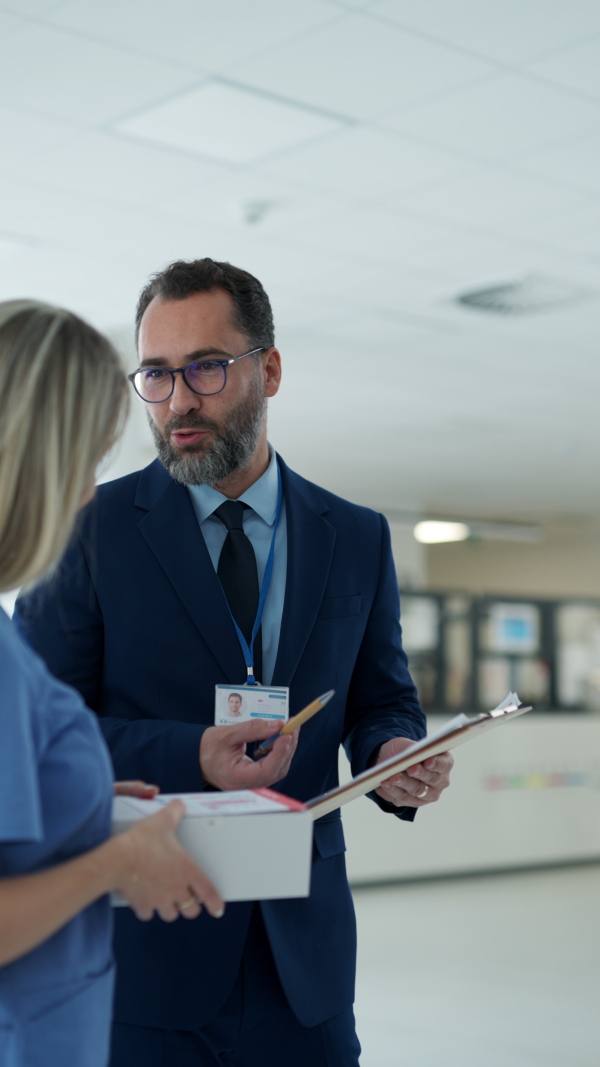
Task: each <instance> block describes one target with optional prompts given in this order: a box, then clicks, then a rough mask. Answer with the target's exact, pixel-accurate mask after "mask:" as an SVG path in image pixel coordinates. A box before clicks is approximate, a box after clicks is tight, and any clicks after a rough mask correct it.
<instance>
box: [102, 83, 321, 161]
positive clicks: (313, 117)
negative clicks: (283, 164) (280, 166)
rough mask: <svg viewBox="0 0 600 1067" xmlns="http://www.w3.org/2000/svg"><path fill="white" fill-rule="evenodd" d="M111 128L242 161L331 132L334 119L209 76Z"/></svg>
mask: <svg viewBox="0 0 600 1067" xmlns="http://www.w3.org/2000/svg"><path fill="white" fill-rule="evenodd" d="M115 129H117V130H118V131H120V132H121V133H126V134H129V135H130V136H132V137H140V138H144V139H145V140H146V141H150V142H154V143H156V144H160V145H166V146H169V147H172V148H179V149H183V150H184V151H187V152H194V153H197V154H198V155H203V156H208V157H211V158H214V159H222V160H228V161H229V162H232V163H245V162H251V161H255V160H257V159H260V158H261V157H263V156H270V155H273V154H274V153H277V152H282V151H285V150H286V149H290V148H294V147H295V146H296V145H298V144H302V143H303V142H305V141H310V140H312V139H313V138H315V137H321V136H323V134H327V133H332V132H334V131H336V130H339V129H340V123H339V122H338V121H336V120H334V119H331V118H328V117H326V116H324V115H321V114H318V113H317V112H315V111H313V110H310V109H308V108H305V107H298V106H296V105H294V104H291V105H290V104H287V103H285V102H283V101H281V100H277V99H273V98H272V97H270V96H267V95H264V94H263V93H257V92H254V91H253V90H249V91H246V90H245V89H244V88H243V87H241V86H237V85H232V84H229V83H226V82H222V81H216V80H215V81H211V82H208V83H206V84H205V85H202V86H200V87H199V88H197V89H192V90H191V91H190V92H187V93H182V94H180V95H179V96H177V97H176V98H175V99H173V100H169V101H167V102H166V103H164V104H159V105H158V106H157V107H152V108H150V109H149V110H146V111H143V112H141V113H140V114H137V115H134V116H132V117H131V118H128V119H125V120H124V121H122V122H119V123H118V124H117V125H116V127H115Z"/></svg>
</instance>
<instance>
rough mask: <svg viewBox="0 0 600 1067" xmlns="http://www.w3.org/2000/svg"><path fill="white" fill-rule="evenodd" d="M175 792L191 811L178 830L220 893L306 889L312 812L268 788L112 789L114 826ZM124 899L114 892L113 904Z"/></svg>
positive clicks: (250, 895) (255, 895) (233, 896)
mask: <svg viewBox="0 0 600 1067" xmlns="http://www.w3.org/2000/svg"><path fill="white" fill-rule="evenodd" d="M176 795H178V796H179V798H180V799H181V800H183V802H184V803H185V805H186V808H187V814H186V815H184V817H183V819H182V820H181V822H180V823H179V826H178V827H177V837H178V839H179V840H180V841H181V844H182V845H183V846H184V848H185V849H187V851H188V852H189V853H190V854H191V855H192V856H193V857H194V859H195V860H196V861H197V863H198V864H199V866H200V867H202V870H203V871H204V873H205V874H207V875H208V877H209V878H210V880H211V881H212V882H213V883H214V885H215V886H216V888H217V889H218V890H219V892H220V894H221V896H222V897H223V900H227V901H232V900H275V899H278V898H281V897H307V896H308V894H309V890H310V861H311V852H312V837H313V816H312V815H311V813H310V812H309V811H308V810H307V809H306V808H305V807H304V805H303V804H300V803H299V802H298V801H297V800H291V799H290V798H289V797H284V796H281V795H280V794H279V793H275V792H273V791H272V790H270V789H255V790H249V789H248V790H237V791H233V792H228V793H185V794H173V795H167V794H160V795H159V796H158V797H156V799H155V800H138V799H137V798H136V797H115V799H114V802H113V822H112V832H113V834H118V833H122V832H123V831H124V830H128V829H129V828H130V827H131V826H133V824H134V823H135V822H137V821H138V819H143V818H145V817H146V816H148V815H152V814H153V813H154V812H156V811H160V810H161V808H163V807H164V806H165V804H167V803H168V802H169V800H172V799H173V796H176ZM124 903H125V901H124V900H123V899H122V898H120V897H119V896H118V894H113V904H116V905H120V904H124Z"/></svg>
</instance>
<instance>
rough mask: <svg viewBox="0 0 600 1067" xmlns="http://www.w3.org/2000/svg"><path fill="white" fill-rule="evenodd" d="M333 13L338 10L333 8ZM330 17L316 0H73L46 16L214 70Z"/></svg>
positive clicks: (327, 9)
mask: <svg viewBox="0 0 600 1067" xmlns="http://www.w3.org/2000/svg"><path fill="white" fill-rule="evenodd" d="M337 14H338V15H339V12H337ZM335 17H336V11H335V9H334V8H332V7H330V6H329V5H328V4H325V3H323V2H321V0H302V3H301V4H285V3H283V4H282V3H281V0H252V3H251V4H249V3H248V2H247V0H219V2H218V3H214V0H171V2H170V3H169V6H168V10H166V9H165V5H164V3H162V2H161V0H126V3H124V2H123V0H102V3H98V2H97V0H78V2H76V3H66V4H61V5H60V7H59V8H58V10H57V11H55V12H53V13H52V14H51V15H50V21H52V22H54V23H55V24H56V25H59V26H65V27H68V28H69V29H74V30H79V31H83V32H85V33H89V34H94V35H95V36H96V37H98V38H100V39H102V40H107V41H111V42H112V43H113V44H115V45H118V46H120V47H128V48H133V49H137V50H139V51H140V52H147V53H149V54H152V55H156V56H161V57H163V58H165V59H170V60H172V61H173V62H175V63H181V64H188V65H191V66H193V67H201V68H202V69H203V70H210V71H220V70H222V69H224V68H226V67H228V66H231V64H232V63H237V62H238V61H239V60H241V59H245V58H246V57H248V56H251V55H253V54H254V53H255V52H262V51H264V49H265V48H272V47H274V46H277V45H280V44H281V43H282V42H284V41H288V40H290V39H291V38H293V37H295V36H297V35H298V34H301V33H305V32H306V31H307V30H310V29H312V28H313V27H315V26H319V25H321V24H322V23H325V22H330V21H332V20H334V19H335Z"/></svg>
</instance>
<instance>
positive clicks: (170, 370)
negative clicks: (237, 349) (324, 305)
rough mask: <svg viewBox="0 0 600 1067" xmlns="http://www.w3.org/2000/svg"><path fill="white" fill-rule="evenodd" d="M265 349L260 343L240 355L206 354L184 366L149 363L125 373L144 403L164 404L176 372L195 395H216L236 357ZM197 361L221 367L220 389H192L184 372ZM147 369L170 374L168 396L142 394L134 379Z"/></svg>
mask: <svg viewBox="0 0 600 1067" xmlns="http://www.w3.org/2000/svg"><path fill="white" fill-rule="evenodd" d="M266 351H267V348H266V347H265V346H264V345H261V347H260V348H251V349H250V351H249V352H242V354H241V356H232V357H231V359H211V357H210V356H207V358H206V359H194V360H192V362H191V363H187V364H186V365H185V367H163V366H158V365H157V366H153V364H151V363H149V364H148V366H147V367H138V368H137V370H134V371H132V372H131V374H128V375H127V379H128V381H130V382H131V384H132V386H133V388H134V389H135V391H136V395H137V396H139V398H140V400H143V401H144V403H145V404H164V402H165V400H170V399H171V397H172V396H173V393H174V392H175V375H176V374H181V375H183V380H184V382H185V384H186V385H187V387H188V389H190V390H191V391H192V393H195V394H196V396H216V395H217V393H222V392H223V390H224V388H225V386H226V385H227V368H228V367H229V366H231V364H232V363H237V361H238V359H244V357H245V356H255V355H256V354H257V353H258V352H266ZM199 363H218V364H219V366H220V367H222V368H223V385H222V386H221V388H220V389H215V391H214V392H213V393H201V392H200V391H199V390H198V389H194V387H193V385H190V383H189V382H188V380H187V377H186V373H185V372H186V371H187V370H189V368H190V367H197V366H198V364H199ZM147 370H162V371H165V372H166V373H167V374H169V375H170V377H171V392H170V393H169V395H168V396H163V398H162V400H148V399H147V397H145V396H142V394H141V393H140V391H139V389H138V387H137V385H136V384H135V379H136V378H137V376H138V374H143V373H144V371H147Z"/></svg>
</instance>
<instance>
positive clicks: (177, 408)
mask: <svg viewBox="0 0 600 1067" xmlns="http://www.w3.org/2000/svg"><path fill="white" fill-rule="evenodd" d="M201 406H202V397H201V396H199V395H198V393H194V392H193V391H192V390H191V389H190V388H189V386H188V385H187V384H186V382H185V381H184V379H183V374H176V375H175V388H174V389H173V393H172V395H171V399H170V400H169V407H170V409H171V411H172V412H173V414H174V415H189V413H190V412H191V411H198V410H199V408H200V407H201Z"/></svg>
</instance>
